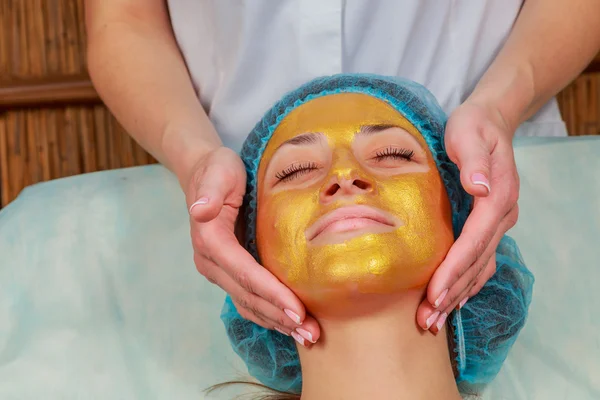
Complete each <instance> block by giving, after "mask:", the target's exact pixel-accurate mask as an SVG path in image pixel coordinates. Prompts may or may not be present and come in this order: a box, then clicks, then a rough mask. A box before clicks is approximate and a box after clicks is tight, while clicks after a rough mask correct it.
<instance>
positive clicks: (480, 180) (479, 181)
mask: <svg viewBox="0 0 600 400" xmlns="http://www.w3.org/2000/svg"><path fill="white" fill-rule="evenodd" d="M471 182H473V185H480V186H485V188H486V189H487V191H488V193H490V192H491V191H492V188H491V187H490V181H488V178H486V176H485V175H484V174H482V173H479V172H476V173H474V174H473V175H472V176H471Z"/></svg>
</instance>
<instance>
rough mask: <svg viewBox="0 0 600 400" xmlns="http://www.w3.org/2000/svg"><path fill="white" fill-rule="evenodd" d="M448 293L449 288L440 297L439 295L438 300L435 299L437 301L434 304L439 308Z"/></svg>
mask: <svg viewBox="0 0 600 400" xmlns="http://www.w3.org/2000/svg"><path fill="white" fill-rule="evenodd" d="M447 294H448V289H446V290H444V291H443V292H442V294H440V297H438V298H437V300H436V301H435V303H433V306H434V307H435V308H438V307H439V306H440V304H442V301H444V299H445V298H446V295H447Z"/></svg>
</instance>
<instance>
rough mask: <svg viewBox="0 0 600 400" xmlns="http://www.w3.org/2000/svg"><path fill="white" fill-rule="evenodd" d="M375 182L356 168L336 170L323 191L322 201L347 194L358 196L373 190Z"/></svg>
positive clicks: (333, 199)
mask: <svg viewBox="0 0 600 400" xmlns="http://www.w3.org/2000/svg"><path fill="white" fill-rule="evenodd" d="M373 187H374V183H373V182H372V181H370V180H369V179H368V178H366V177H365V176H362V174H360V173H359V171H358V170H357V169H355V168H345V169H343V170H337V171H335V172H334V173H333V174H332V175H331V177H330V178H329V180H328V182H327V184H325V186H324V187H323V190H322V191H321V202H322V203H323V204H327V203H329V202H332V201H335V200H338V199H339V198H342V197H346V196H349V197H350V196H356V195H360V194H365V193H369V192H372V191H373Z"/></svg>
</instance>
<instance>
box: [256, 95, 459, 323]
mask: <svg viewBox="0 0 600 400" xmlns="http://www.w3.org/2000/svg"><path fill="white" fill-rule="evenodd" d="M257 217H258V218H257V246H258V251H259V256H260V259H261V262H262V264H263V265H264V266H265V267H266V268H268V269H269V270H270V271H271V272H272V273H273V274H275V276H277V277H278V278H279V279H280V280H281V281H282V282H283V283H284V284H286V285H287V286H288V287H290V288H291V289H292V290H293V291H294V292H295V293H296V294H297V295H298V296H299V298H300V299H301V300H302V301H303V302H304V303H305V304H306V305H307V307H308V309H309V311H311V312H312V313H313V314H314V313H315V312H316V313H317V314H319V312H320V310H321V309H323V308H326V307H328V303H329V304H331V302H338V303H339V302H344V301H357V299H358V300H359V299H360V295H361V294H390V293H395V292H399V291H403V290H406V289H412V288H418V287H421V286H423V285H424V284H426V283H427V282H428V281H429V279H430V277H431V275H432V274H433V271H434V270H435V268H436V267H437V266H438V265H439V264H440V263H441V261H442V260H443V258H444V256H445V255H446V253H447V251H448V249H449V248H450V246H451V244H452V242H453V233H452V223H451V209H450V204H449V201H448V197H447V194H446V191H445V188H444V186H443V183H442V180H441V178H440V176H439V173H438V171H437V168H436V165H435V162H434V160H433V158H432V155H431V153H430V151H429V149H428V147H427V145H426V143H425V141H424V139H423V137H422V136H421V134H420V133H419V131H417V130H416V129H415V127H414V126H412V125H411V124H410V123H409V122H408V121H407V120H406V119H405V118H404V117H403V116H402V115H400V114H399V113H398V112H397V111H396V110H394V109H393V108H392V107H391V106H389V105H388V104H387V103H385V102H383V101H381V100H378V99H376V98H374V97H371V96H368V95H364V94H354V93H344V94H335V95H329V96H325V97H320V98H317V99H314V100H311V101H309V102H307V103H305V104H304V105H301V106H299V107H298V108H296V109H295V110H293V111H292V112H291V113H290V114H289V115H288V116H287V117H285V118H284V120H283V121H282V122H281V123H280V125H279V126H278V128H277V129H276V130H275V132H274V134H273V137H272V138H271V140H270V141H269V143H268V145H267V147H266V149H265V152H264V154H263V157H262V159H261V162H260V166H259V170H258V210H257Z"/></svg>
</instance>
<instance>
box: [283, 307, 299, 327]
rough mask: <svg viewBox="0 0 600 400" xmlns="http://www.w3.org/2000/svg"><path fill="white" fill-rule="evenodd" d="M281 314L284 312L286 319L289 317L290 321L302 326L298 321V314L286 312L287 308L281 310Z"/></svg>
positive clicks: (290, 311)
mask: <svg viewBox="0 0 600 400" xmlns="http://www.w3.org/2000/svg"><path fill="white" fill-rule="evenodd" d="M283 312H285V314H286V315H287V316H288V317H290V318H291V319H292V321H294V322H295V323H297V324H298V325H302V321H301V320H300V316H299V315H298V314H296V313H295V312H293V311H292V310H288V309H287V308H286V309H285V310H283Z"/></svg>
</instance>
